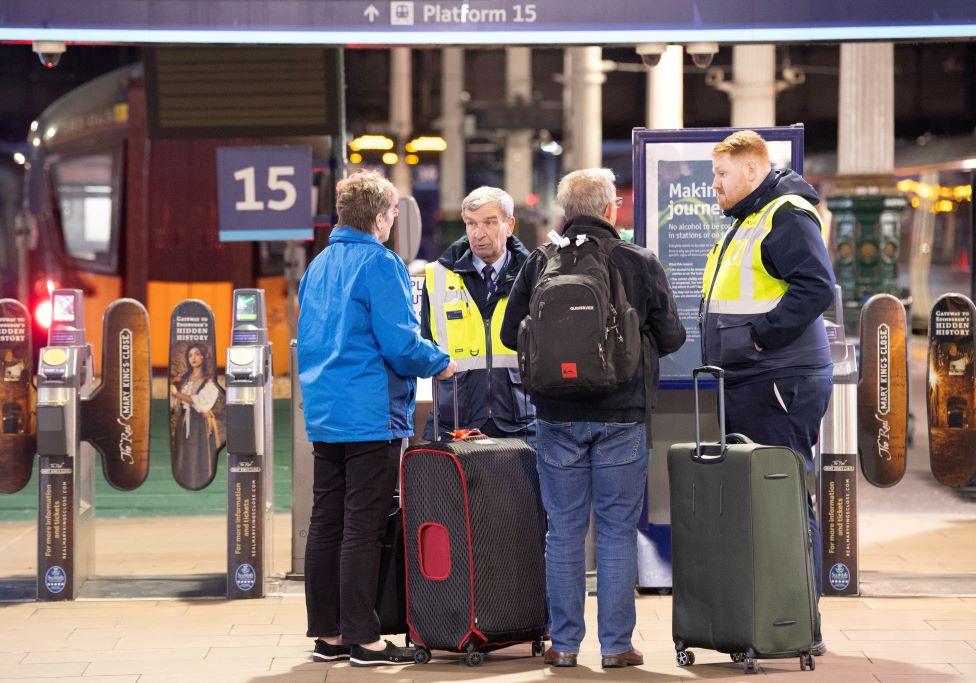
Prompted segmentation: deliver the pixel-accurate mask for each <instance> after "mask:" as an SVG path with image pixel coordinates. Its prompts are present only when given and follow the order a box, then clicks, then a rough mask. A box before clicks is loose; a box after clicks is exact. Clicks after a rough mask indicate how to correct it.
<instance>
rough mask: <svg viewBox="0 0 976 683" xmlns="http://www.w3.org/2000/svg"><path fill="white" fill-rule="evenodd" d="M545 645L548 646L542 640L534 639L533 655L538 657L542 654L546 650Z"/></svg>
mask: <svg viewBox="0 0 976 683" xmlns="http://www.w3.org/2000/svg"><path fill="white" fill-rule="evenodd" d="M545 647H546V646H545V645H544V644H543V642H542V641H541V640H533V641H532V656H533V657H538V656H539V655H541V654H542V653H543V652H544V651H545Z"/></svg>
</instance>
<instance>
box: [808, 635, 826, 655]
mask: <svg viewBox="0 0 976 683" xmlns="http://www.w3.org/2000/svg"><path fill="white" fill-rule="evenodd" d="M810 654H812V655H813V656H814V657H823V656H824V655H825V654H827V646H826V645H824V641H823V638H819V637H818V638H817V640H816V641H814V643H813V647H811V648H810Z"/></svg>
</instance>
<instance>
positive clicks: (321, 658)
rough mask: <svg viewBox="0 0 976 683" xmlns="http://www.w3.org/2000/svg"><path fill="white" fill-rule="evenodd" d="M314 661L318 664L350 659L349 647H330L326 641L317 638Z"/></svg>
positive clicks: (313, 653) (313, 654) (313, 655)
mask: <svg viewBox="0 0 976 683" xmlns="http://www.w3.org/2000/svg"><path fill="white" fill-rule="evenodd" d="M312 659H314V660H315V661H317V662H334V661H335V660H337V659H349V646H348V645H330V644H329V643H327V642H325V641H324V640H319V639H318V638H316V639H315V650H314V651H313V652H312Z"/></svg>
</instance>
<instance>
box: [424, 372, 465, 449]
mask: <svg viewBox="0 0 976 683" xmlns="http://www.w3.org/2000/svg"><path fill="white" fill-rule="evenodd" d="M451 379H452V381H453V384H454V431H455V432H456V431H458V430H459V429H460V428H461V420H460V419H459V417H458V388H457V373H454V375H453V376H452V377H451ZM444 381H447V380H444ZM439 382H440V380H438V379H436V378H434V377H431V378H430V397H431V400H432V401H433V404H434V405H433V406H432V409H433V412H434V441H440V440H441V420H440V415H439V411H438V410H437V384H438V383H439Z"/></svg>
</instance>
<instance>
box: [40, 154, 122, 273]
mask: <svg viewBox="0 0 976 683" xmlns="http://www.w3.org/2000/svg"><path fill="white" fill-rule="evenodd" d="M114 179H115V155H114V154H112V153H105V154H92V155H89V156H79V157H71V158H67V159H63V160H61V161H59V162H58V163H57V164H56V165H55V167H54V181H55V186H56V188H57V196H58V208H59V209H60V213H61V229H62V230H63V232H64V245H65V249H66V250H67V252H68V255H69V256H71V257H72V258H75V259H78V260H79V261H82V262H87V263H90V264H92V265H93V266H95V267H96V268H95V269H97V270H114V266H115V261H116V259H115V254H114V253H113V252H114V248H113V247H114V244H113V236H114V233H115V232H116V231H115V230H114V227H115V222H116V214H117V210H118V207H117V203H118V197H117V193H116V192H115V191H114V189H115V187H116V185H115V183H114Z"/></svg>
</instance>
